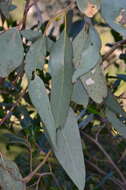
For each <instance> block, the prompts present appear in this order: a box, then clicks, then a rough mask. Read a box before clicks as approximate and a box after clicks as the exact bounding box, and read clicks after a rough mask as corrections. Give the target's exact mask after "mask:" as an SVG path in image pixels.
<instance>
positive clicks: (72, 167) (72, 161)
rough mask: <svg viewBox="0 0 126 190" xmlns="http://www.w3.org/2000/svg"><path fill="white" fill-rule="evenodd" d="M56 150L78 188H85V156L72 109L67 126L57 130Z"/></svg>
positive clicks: (81, 189) (57, 155)
mask: <svg viewBox="0 0 126 190" xmlns="http://www.w3.org/2000/svg"><path fill="white" fill-rule="evenodd" d="M54 152H55V155H56V157H57V159H58V161H59V162H60V164H61V165H62V167H63V168H64V170H65V171H66V173H67V174H68V175H69V177H70V178H71V179H72V181H73V182H74V183H75V184H76V186H77V187H78V189H79V190H84V186H85V165H84V158H83V152H82V145H81V138H80V134H79V129H78V125H77V120H76V117H75V115H74V112H73V111H72V109H70V110H69V114H68V117H67V121H66V123H65V126H64V127H63V128H59V129H58V131H57V149H56V150H54Z"/></svg>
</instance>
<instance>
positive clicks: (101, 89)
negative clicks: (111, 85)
mask: <svg viewBox="0 0 126 190" xmlns="http://www.w3.org/2000/svg"><path fill="white" fill-rule="evenodd" d="M81 81H82V83H83V85H84V87H85V89H86V90H87V93H88V95H89V97H90V98H92V99H93V100H94V101H95V102H96V103H101V102H102V101H103V99H104V98H105V97H106V96H107V86H106V81H105V77H104V75H103V73H102V70H101V67H100V65H99V64H97V65H96V67H95V68H94V69H93V70H91V71H90V72H89V73H86V74H85V75H83V76H82V77H81Z"/></svg>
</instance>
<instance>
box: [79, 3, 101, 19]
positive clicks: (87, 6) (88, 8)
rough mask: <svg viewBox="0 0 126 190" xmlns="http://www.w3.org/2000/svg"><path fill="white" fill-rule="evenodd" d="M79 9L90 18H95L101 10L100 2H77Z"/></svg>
mask: <svg viewBox="0 0 126 190" xmlns="http://www.w3.org/2000/svg"><path fill="white" fill-rule="evenodd" d="M76 1H77V5H78V8H79V9H80V11H81V12H82V13H84V14H85V15H86V16H88V17H93V16H94V15H95V14H96V13H97V12H98V10H99V9H100V0H76Z"/></svg>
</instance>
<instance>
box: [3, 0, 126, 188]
mask: <svg viewBox="0 0 126 190" xmlns="http://www.w3.org/2000/svg"><path fill="white" fill-rule="evenodd" d="M76 2H77V6H78V8H79V10H80V13H81V14H82V15H83V19H82V20H81V22H80V21H79V22H78V24H75V23H74V22H72V14H69V11H66V12H65V15H64V17H65V22H64V29H63V31H62V32H61V33H60V36H59V38H58V39H56V41H53V40H52V39H51V38H48V37H47V36H46V35H45V34H46V33H44V34H43V32H40V30H38V31H34V30H32V29H29V30H18V29H17V28H11V29H9V30H8V31H4V32H2V33H1V34H0V76H1V77H3V78H5V77H8V76H9V75H10V74H11V73H12V72H14V71H15V70H16V71H18V69H19V67H20V68H21V67H23V68H24V73H25V74H26V76H27V78H28V93H29V97H30V99H31V102H32V104H33V105H34V107H35V108H36V110H37V112H38V114H39V116H40V118H41V121H42V124H43V125H44V127H45V130H46V131H47V134H48V140H49V142H50V145H51V147H52V150H53V152H54V153H55V155H56V157H57V159H58V161H59V163H60V164H61V165H62V167H63V168H64V170H65V171H66V173H67V174H68V175H69V177H70V178H71V179H72V181H73V183H75V185H76V186H77V187H78V189H79V190H83V189H84V187H85V176H86V171H85V164H84V154H83V150H82V144H81V137H80V134H79V127H78V122H77V117H76V113H75V112H74V110H73V108H72V107H71V105H72V102H74V103H76V104H79V105H83V107H84V108H85V109H86V107H87V106H88V103H89V99H92V100H93V101H94V102H95V103H97V104H103V105H105V107H106V110H105V113H106V117H107V118H108V121H109V122H110V123H111V124H112V126H113V127H114V128H115V129H116V130H117V131H118V132H119V134H120V135H123V136H124V137H126V129H125V124H123V123H122V122H121V121H120V118H119V114H121V115H122V116H124V117H125V116H126V114H125V112H124V111H123V110H122V109H121V107H120V105H119V104H118V102H117V101H116V99H115V97H114V96H113V95H112V93H110V90H109V93H108V88H107V85H106V80H105V77H104V74H103V73H102V69H101V63H102V56H101V53H100V52H101V40H100V36H99V34H98V32H97V31H96V28H95V25H94V22H93V17H94V16H95V14H96V13H98V12H99V13H100V14H101V16H102V17H103V19H104V20H105V22H106V24H108V25H109V26H110V27H111V28H112V29H113V30H115V31H116V32H118V33H120V35H122V36H123V37H126V0H76ZM11 8H14V7H12V5H11V6H10V4H8V3H4V2H0V11H1V13H2V15H3V16H6V17H7V18H8V15H9V11H10V10H11ZM68 15H69V16H68ZM24 40H25V41H27V42H29V47H28V50H27V51H26V52H24V48H23V46H24ZM47 64H48V72H49V73H50V76H51V83H50V89H47V88H46V84H44V81H43V80H42V78H41V76H38V72H37V70H40V71H43V70H44V66H45V65H47ZM48 90H49V91H48Z"/></svg>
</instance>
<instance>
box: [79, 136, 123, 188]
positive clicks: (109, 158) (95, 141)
mask: <svg viewBox="0 0 126 190" xmlns="http://www.w3.org/2000/svg"><path fill="white" fill-rule="evenodd" d="M81 133H82V135H83V136H85V137H86V138H88V139H89V140H90V141H92V142H93V143H95V144H96V145H97V146H98V148H99V149H100V150H101V151H102V152H103V154H104V155H105V156H106V158H107V159H108V160H109V162H110V163H111V165H112V166H113V168H114V169H115V170H116V172H117V173H118V174H119V176H120V178H121V179H122V181H123V183H124V185H126V179H125V177H124V175H123V174H122V172H121V170H120V169H119V168H118V167H117V165H116V164H115V162H114V161H113V160H112V158H111V157H110V156H109V154H108V153H107V152H106V151H105V150H104V148H103V147H102V146H101V145H100V143H99V142H98V141H97V140H95V139H93V138H92V137H91V136H89V135H87V134H85V133H84V132H81Z"/></svg>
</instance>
